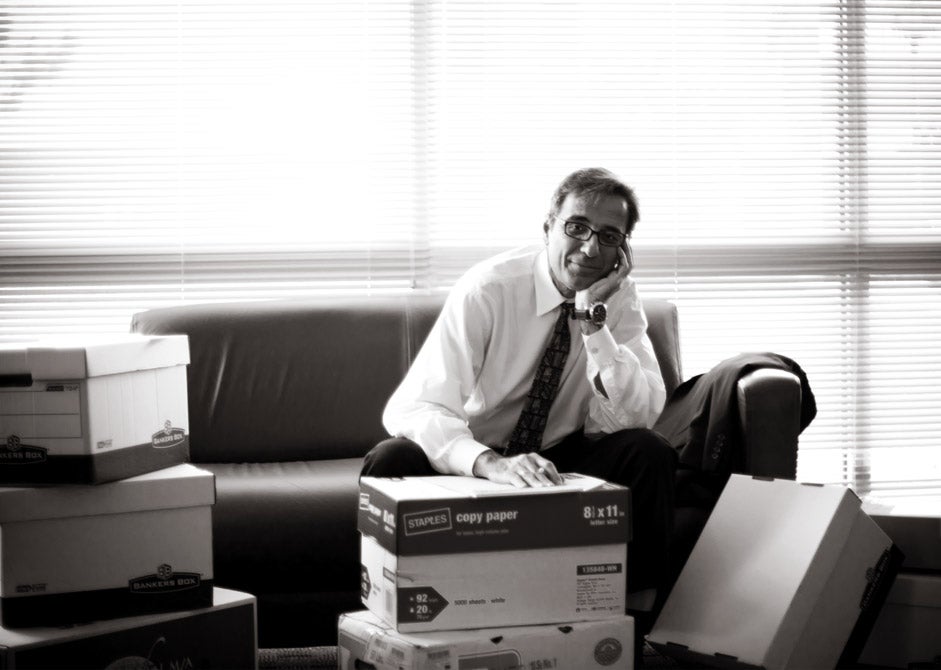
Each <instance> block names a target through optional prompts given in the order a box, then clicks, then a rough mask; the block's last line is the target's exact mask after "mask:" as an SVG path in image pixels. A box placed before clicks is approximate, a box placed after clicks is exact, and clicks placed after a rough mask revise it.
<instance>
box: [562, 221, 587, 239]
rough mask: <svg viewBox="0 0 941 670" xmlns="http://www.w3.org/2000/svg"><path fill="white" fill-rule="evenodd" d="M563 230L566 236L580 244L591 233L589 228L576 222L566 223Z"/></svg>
mask: <svg viewBox="0 0 941 670" xmlns="http://www.w3.org/2000/svg"><path fill="white" fill-rule="evenodd" d="M564 230H565V234H566V235H568V236H569V237H574V238H575V239H576V240H581V241H582V242H584V241H585V240H587V239H588V238H590V237H591V232H592V231H591V228H589V227H588V226H586V225H585V224H584V223H578V222H577V221H566V222H565V228H564Z"/></svg>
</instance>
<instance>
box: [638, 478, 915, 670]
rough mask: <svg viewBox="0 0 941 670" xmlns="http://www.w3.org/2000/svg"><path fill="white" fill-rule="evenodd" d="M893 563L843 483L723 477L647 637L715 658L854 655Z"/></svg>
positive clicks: (895, 556)
mask: <svg viewBox="0 0 941 670" xmlns="http://www.w3.org/2000/svg"><path fill="white" fill-rule="evenodd" d="M900 561H901V557H900V555H899V553H898V551H897V550H896V549H895V547H894V546H893V544H892V541H891V540H890V539H889V538H888V537H887V536H886V534H885V533H884V532H882V530H880V529H879V527H878V526H877V525H876V524H875V522H873V521H872V519H870V518H869V517H868V516H867V515H866V514H865V513H864V512H863V511H862V510H861V509H860V501H859V498H857V497H856V496H855V494H853V492H852V491H850V490H848V489H846V488H843V487H840V486H815V485H807V484H799V483H797V482H793V481H786V480H769V479H758V478H750V477H747V476H743V475H732V477H731V478H730V479H729V482H728V484H727V485H726V487H725V489H724V491H723V492H722V495H721V496H720V497H719V500H718V502H717V503H716V506H715V509H714V510H713V512H712V515H711V516H710V517H709V520H708V521H707V523H706V526H705V528H704V529H703V532H702V535H701V536H700V538H699V540H698V542H697V543H696V546H695V547H694V548H693V551H692V554H691V555H690V557H689V560H688V561H687V563H686V565H685V567H684V568H683V571H682V572H681V573H680V576H679V579H678V580H677V583H676V585H675V586H674V588H673V591H672V592H671V593H670V596H669V598H668V599H667V601H666V603H665V605H664V607H663V610H662V612H661V613H660V616H659V618H658V619H657V622H656V623H655V625H654V627H653V630H652V631H651V632H650V635H649V636H648V638H647V639H648V641H649V642H650V643H651V644H652V645H654V646H655V647H657V648H658V649H660V650H662V651H663V652H664V653H667V654H668V655H671V656H674V657H676V658H681V659H687V660H692V661H693V662H696V663H698V664H704V665H713V666H718V667H761V668H767V669H768V670H779V669H783V668H794V669H801V670H804V669H806V668H833V667H835V666H836V664H837V662H838V661H839V660H840V659H841V657H842V658H843V660H844V661H845V662H848V663H852V662H853V661H855V659H856V657H857V656H858V654H859V652H860V651H861V649H862V645H863V643H864V642H865V640H866V637H867V636H868V634H869V631H870V629H871V627H872V624H873V622H874V620H875V616H876V615H877V614H878V610H879V607H881V604H882V602H884V600H885V597H886V595H887V593H888V589H889V586H890V585H891V580H892V577H893V576H894V574H895V572H896V571H897V569H898V564H899V562H900Z"/></svg>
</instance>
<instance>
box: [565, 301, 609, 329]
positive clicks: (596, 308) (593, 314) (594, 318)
mask: <svg viewBox="0 0 941 670" xmlns="http://www.w3.org/2000/svg"><path fill="white" fill-rule="evenodd" d="M572 318H573V319H578V320H580V321H590V322H591V323H593V324H594V325H596V326H598V327H599V328H600V327H601V326H603V325H604V322H605V319H607V318H608V306H607V305H605V304H604V303H603V302H593V303H592V304H591V305H589V306H588V309H576V310H575V311H574V312H573V313H572Z"/></svg>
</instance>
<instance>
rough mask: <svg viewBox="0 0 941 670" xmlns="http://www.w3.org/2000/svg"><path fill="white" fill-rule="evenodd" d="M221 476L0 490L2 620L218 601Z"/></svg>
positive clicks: (85, 616) (119, 613)
mask: <svg viewBox="0 0 941 670" xmlns="http://www.w3.org/2000/svg"><path fill="white" fill-rule="evenodd" d="M215 496H216V490H215V477H214V476H213V474H212V473H211V472H208V471H206V470H200V469H199V468H196V467H195V466H193V465H189V464H183V465H176V466H174V467H172V468H165V469H163V470H158V471H157V472H151V473H148V474H145V475H138V476H137V477H131V478H128V479H122V480H119V481H116V482H110V483H107V484H84V485H82V484H77V485H72V486H57V487H45V488H43V487H35V488H0V538H2V542H0V622H2V625H3V626H4V627H5V628H18V627H21V626H54V625H59V624H70V623H82V622H86V621H94V620H97V619H109V618H116V617H123V616H134V615H137V614H146V613H150V612H164V611H171V610H180V609H188V608H193V607H203V606H206V605H211V604H212V581H213V572H212V505H213V503H215V499H216V497H215Z"/></svg>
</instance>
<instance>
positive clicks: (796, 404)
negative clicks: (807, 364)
mask: <svg viewBox="0 0 941 670" xmlns="http://www.w3.org/2000/svg"><path fill="white" fill-rule="evenodd" d="M738 407H739V415H740V416H741V421H742V436H743V439H744V447H745V449H744V452H745V472H747V473H749V474H752V475H756V476H760V477H777V478H782V479H795V478H796V476H797V436H798V434H799V433H800V414H801V387H800V381H799V380H798V378H797V376H796V375H794V374H792V373H790V372H787V371H786V370H778V369H774V368H761V369H758V370H754V371H753V372H750V373H749V374H747V375H745V376H744V377H742V378H741V379H740V380H739V382H738Z"/></svg>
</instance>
